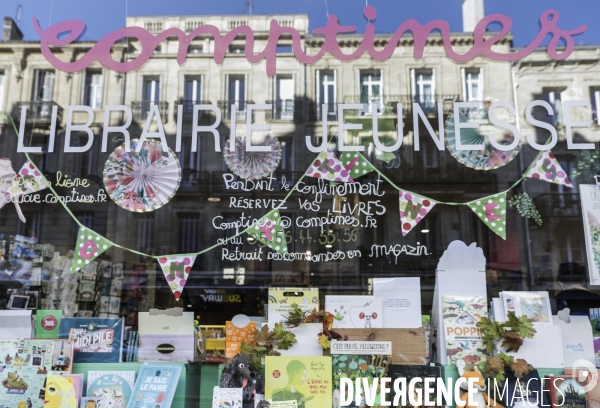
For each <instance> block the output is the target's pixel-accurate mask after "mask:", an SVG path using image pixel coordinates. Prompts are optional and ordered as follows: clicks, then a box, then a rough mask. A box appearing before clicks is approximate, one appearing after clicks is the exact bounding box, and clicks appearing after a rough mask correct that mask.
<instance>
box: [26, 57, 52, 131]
mask: <svg viewBox="0 0 600 408" xmlns="http://www.w3.org/2000/svg"><path fill="white" fill-rule="evenodd" d="M54 78H55V75H54V71H51V70H48V69H36V70H35V71H34V72H33V92H32V95H31V100H32V101H33V102H35V105H34V106H33V108H32V110H33V111H34V112H32V113H33V114H34V115H35V118H36V120H49V119H50V115H51V114H52V99H53V97H54Z"/></svg>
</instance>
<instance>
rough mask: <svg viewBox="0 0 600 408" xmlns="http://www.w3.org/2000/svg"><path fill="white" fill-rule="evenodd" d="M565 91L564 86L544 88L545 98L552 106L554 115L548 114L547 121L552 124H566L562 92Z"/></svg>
mask: <svg viewBox="0 0 600 408" xmlns="http://www.w3.org/2000/svg"><path fill="white" fill-rule="evenodd" d="M564 91H565V88H564V87H560V88H543V91H542V92H543V94H544V95H543V99H544V100H545V101H546V102H548V103H549V104H550V106H552V109H553V110H554V115H553V116H550V115H547V116H546V122H548V123H549V124H551V125H554V126H559V125H563V124H564V120H563V109H562V93H563V92H564Z"/></svg>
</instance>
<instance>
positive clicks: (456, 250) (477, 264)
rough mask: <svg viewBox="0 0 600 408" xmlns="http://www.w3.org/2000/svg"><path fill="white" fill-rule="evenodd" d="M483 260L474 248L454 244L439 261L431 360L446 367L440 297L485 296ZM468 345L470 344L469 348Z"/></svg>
mask: <svg viewBox="0 0 600 408" xmlns="http://www.w3.org/2000/svg"><path fill="white" fill-rule="evenodd" d="M485 265H486V260H485V256H484V255H483V250H482V249H481V248H478V247H477V246H476V244H474V243H473V244H471V245H469V246H467V245H466V244H465V243H464V242H462V241H453V242H451V243H450V245H448V249H446V251H444V254H443V255H442V257H441V258H440V261H439V263H438V267H437V271H436V279H435V289H434V293H433V306H432V309H431V337H430V342H431V360H432V361H435V362H437V363H440V364H448V362H447V360H448V355H447V352H446V331H445V330H444V312H443V308H442V306H443V304H442V297H443V296H472V297H479V296H480V297H482V298H486V296H487V286H486V281H485V270H486V269H485V268H486V266H485ZM470 345H471V344H469V346H470Z"/></svg>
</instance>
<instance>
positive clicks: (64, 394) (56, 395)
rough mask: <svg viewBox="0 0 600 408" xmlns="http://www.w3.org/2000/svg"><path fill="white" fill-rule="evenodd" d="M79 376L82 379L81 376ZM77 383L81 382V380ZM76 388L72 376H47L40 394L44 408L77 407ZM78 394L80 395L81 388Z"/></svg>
mask: <svg viewBox="0 0 600 408" xmlns="http://www.w3.org/2000/svg"><path fill="white" fill-rule="evenodd" d="M80 375H81V376H82V377H83V374H80ZM79 381H81V382H83V378H81V379H80V380H79ZM79 386H81V383H80V384H79ZM76 388H77V385H76V384H75V378H74V377H72V376H61V375H49V376H48V377H47V378H46V383H45V386H44V389H43V390H42V391H41V392H40V397H41V398H40V399H41V400H42V401H44V408H62V407H77V404H78V402H79V399H78V397H77V390H76ZM79 392H80V395H81V388H80V389H79ZM24 406H25V405H24Z"/></svg>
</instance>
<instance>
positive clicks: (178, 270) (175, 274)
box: [158, 254, 196, 300]
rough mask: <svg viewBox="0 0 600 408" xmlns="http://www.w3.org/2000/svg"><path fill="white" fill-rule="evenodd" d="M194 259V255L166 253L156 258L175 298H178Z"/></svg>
mask: <svg viewBox="0 0 600 408" xmlns="http://www.w3.org/2000/svg"><path fill="white" fill-rule="evenodd" d="M195 260H196V255H195V254H192V255H167V256H163V257H160V258H158V264H159V265H160V267H161V268H162V271H163V274H164V275H165V279H166V280H167V282H168V283H169V288H171V291H172V292H173V296H175V299H177V300H179V298H180V297H181V292H183V288H184V287H185V284H186V283H187V280H188V277H189V275H190V272H191V271H192V265H193V264H194V261H195Z"/></svg>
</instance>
